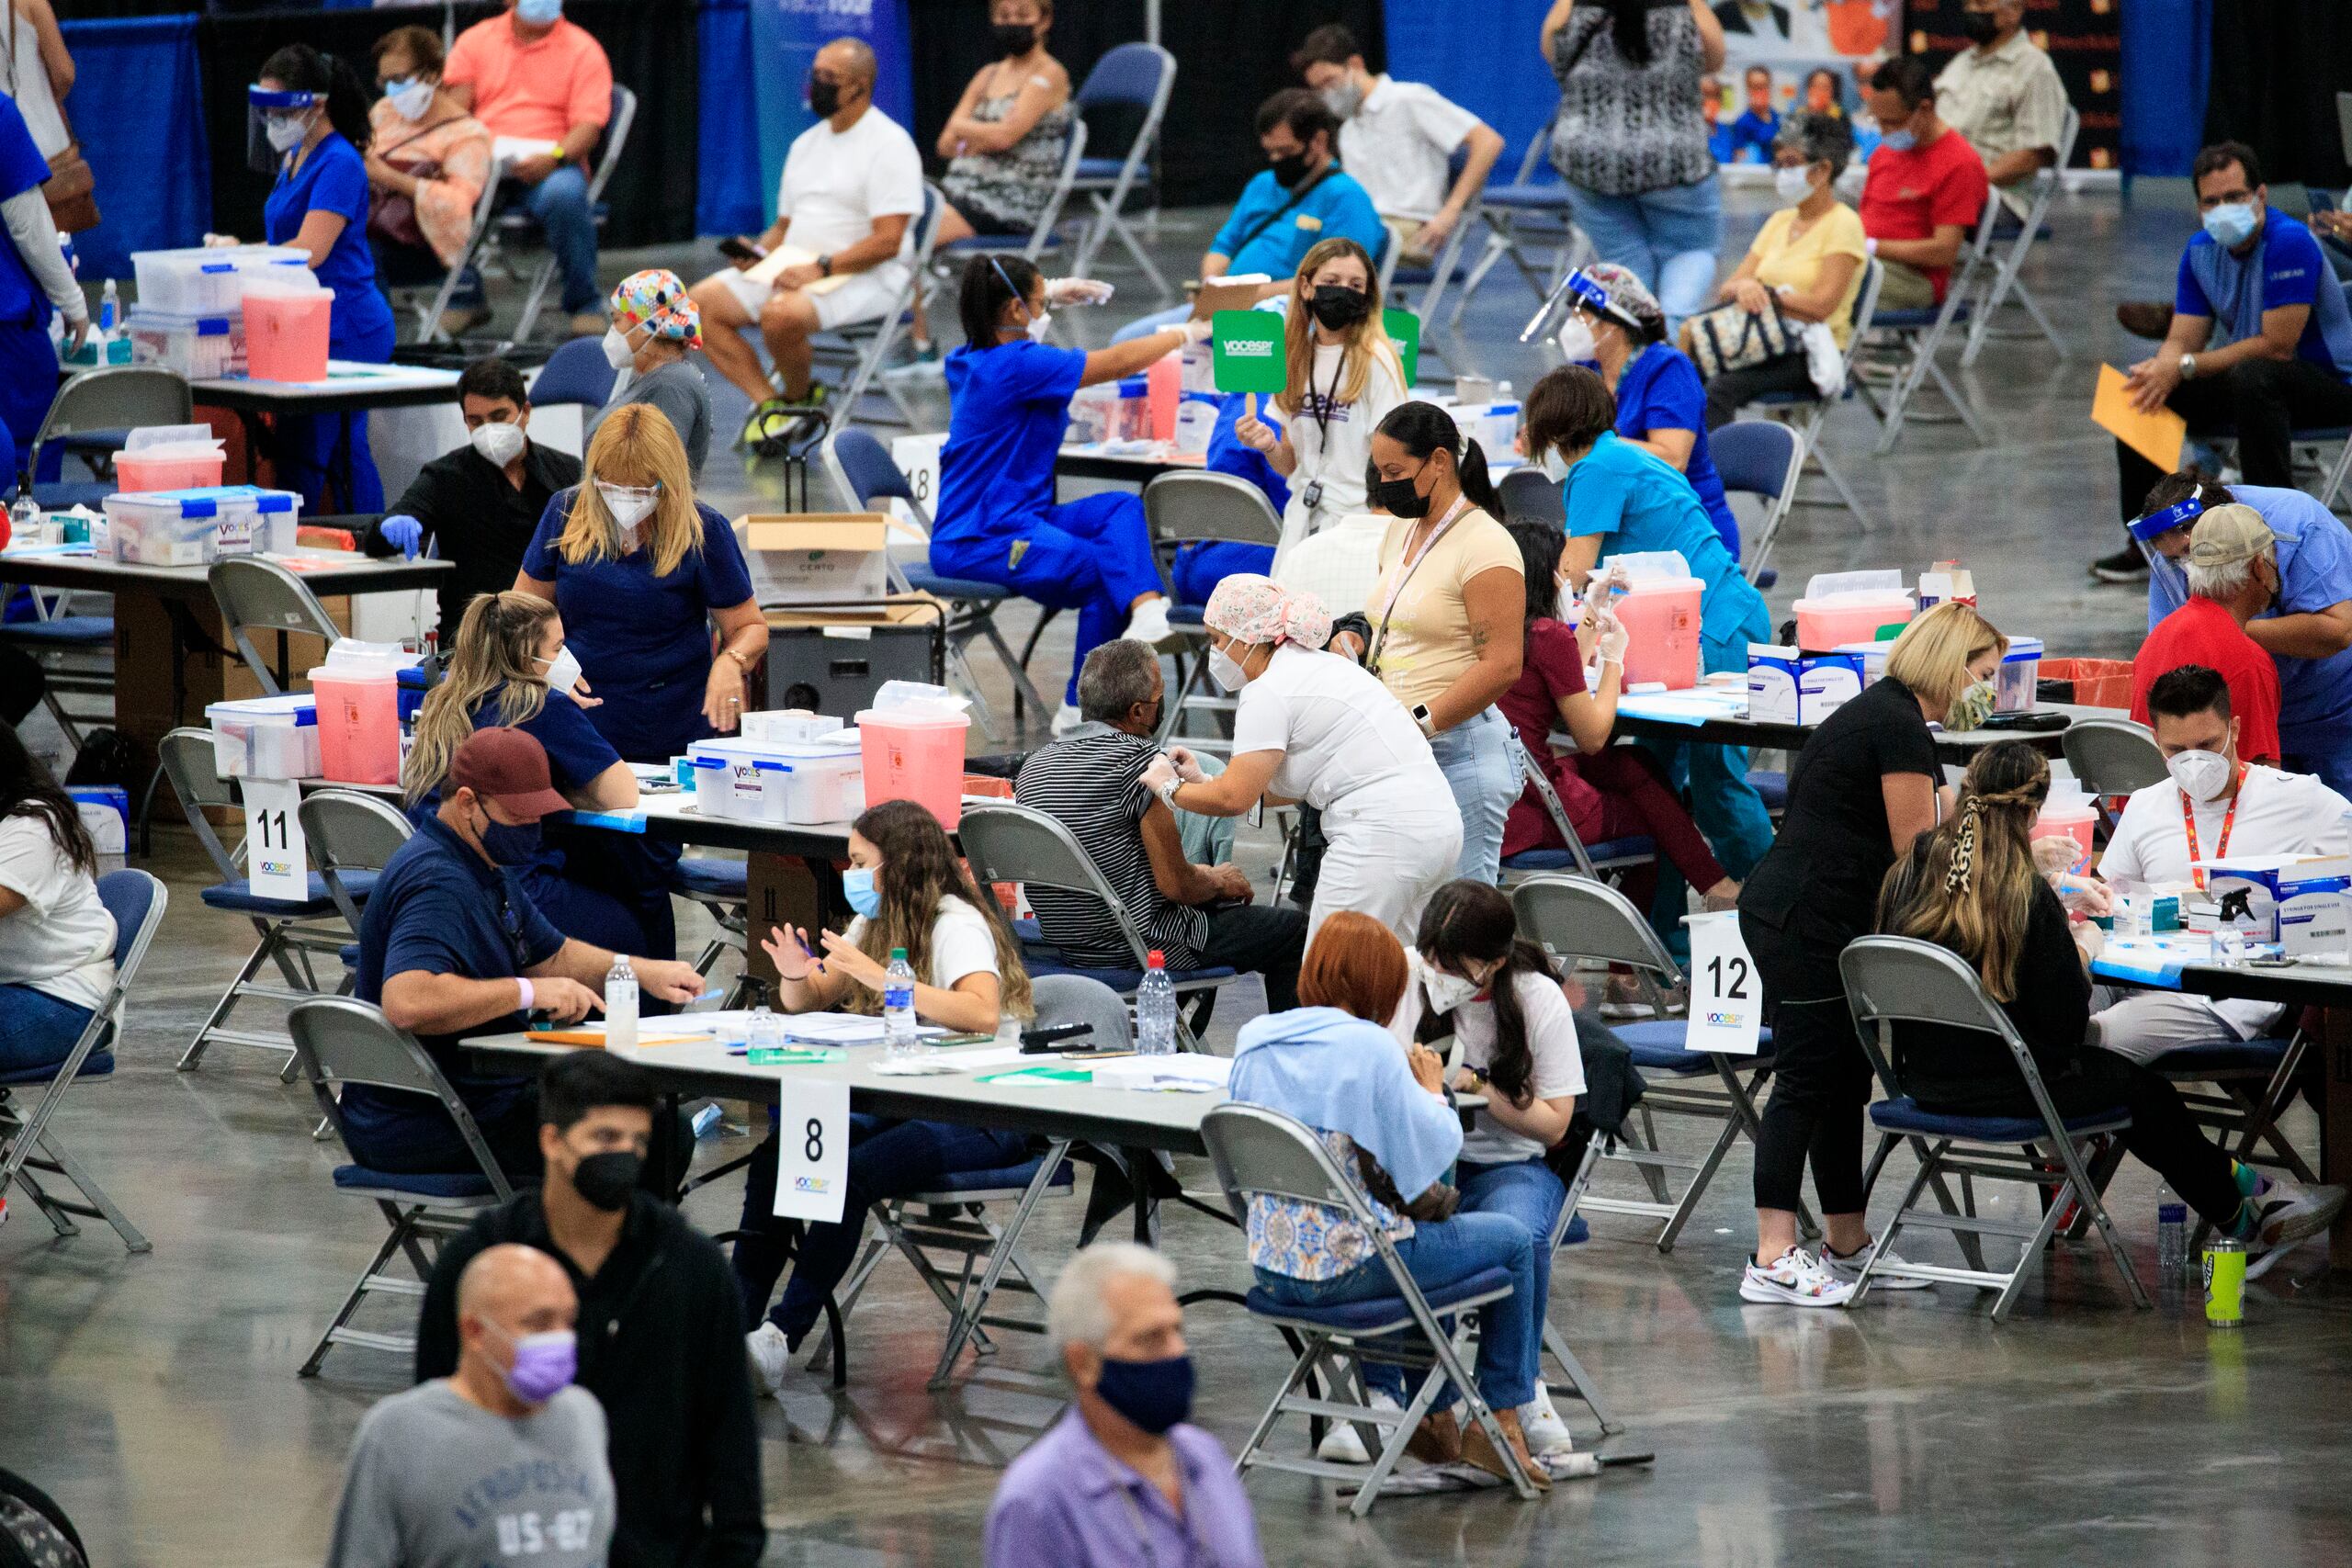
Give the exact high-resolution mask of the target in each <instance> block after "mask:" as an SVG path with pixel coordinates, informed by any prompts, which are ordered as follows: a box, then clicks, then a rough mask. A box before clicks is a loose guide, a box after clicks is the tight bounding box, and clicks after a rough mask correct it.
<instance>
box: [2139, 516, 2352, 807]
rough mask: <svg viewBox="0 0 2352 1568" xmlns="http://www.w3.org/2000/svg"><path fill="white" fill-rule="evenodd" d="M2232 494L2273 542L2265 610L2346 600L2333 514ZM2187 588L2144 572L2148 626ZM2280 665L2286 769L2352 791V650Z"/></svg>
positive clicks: (2351, 558)
mask: <svg viewBox="0 0 2352 1568" xmlns="http://www.w3.org/2000/svg"><path fill="white" fill-rule="evenodd" d="M2230 495H2231V498H2232V499H2233V500H2235V501H2239V502H2245V504H2246V505H2248V506H2251V507H2253V508H2254V509H2255V510H2256V512H2259V513H2262V520H2263V521H2264V522H2265V523H2267V524H2268V525H2270V534H2271V536H2272V538H2273V539H2275V540H2276V541H2277V549H2278V603H2277V604H2273V605H2272V606H2271V607H2270V608H2269V609H2267V610H2265V611H2264V612H2263V613H2262V614H2263V615H2265V616H2269V615H2316V614H2318V613H2319V612H2321V611H2323V610H2325V609H2327V608H2328V607H2330V606H2331V605H2335V604H2343V603H2344V602H2345V601H2346V600H2347V599H2352V532H2347V531H2346V528H2345V526H2344V523H2343V520H2342V519H2340V518H2338V517H2337V516H2336V515H2335V513H2332V512H2330V511H2329V510H2328V509H2327V508H2326V507H2324V506H2322V505H2321V504H2320V503H2319V502H2318V501H2316V500H2315V499H2313V498H2312V496H2310V495H2308V494H2306V493H2304V492H2303V491H2299V490H2277V489H2273V488H2271V487H2269V486H2267V485H2232V486H2231V487H2230ZM2187 594H2188V581H2187V579H2186V578H2184V577H2183V576H2182V574H2181V570H2180V568H2179V567H2177V566H2176V565H2173V564H2172V563H2170V562H2165V561H2159V562H2157V563H2156V564H2155V565H2154V568H2153V569H2152V570H2150V571H2149V573H2148V629H2149V630H2151V631H2154V629H2155V626H2156V623H2157V622H2158V621H2161V620H2163V619H2164V618H2165V616H2166V615H2171V614H2172V613H2173V612H2174V611H2175V610H2177V609H2179V608H2180V606H2181V602H2182V600H2183V599H2184V598H2185V597H2186V596H2187ZM2257 618H2259V617H2257ZM2278 695H2279V706H2278V746H2279V750H2281V751H2283V752H2284V753H2285V754H2286V755H2285V758H2284V760H2285V761H2286V764H2287V766H2288V767H2289V768H2290V769H2292V770H2294V771H2295V772H2298V773H2317V774H2318V775H2319V776H2320V778H2321V779H2322V780H2324V782H2325V783H2326V784H2327V786H2328V787H2329V788H2330V789H2332V790H2335V792H2336V793H2337V794H2338V795H2344V794H2347V793H2352V649H2346V650H2345V651H2344V652H2342V653H2336V654H2332V655H2330V656H2329V657H2327V658H2325V659H2280V660H2278Z"/></svg>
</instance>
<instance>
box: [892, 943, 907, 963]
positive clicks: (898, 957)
mask: <svg viewBox="0 0 2352 1568" xmlns="http://www.w3.org/2000/svg"><path fill="white" fill-rule="evenodd" d="M906 956H907V950H906V949H905V948H903V947H894V948H892V949H891V950H890V962H891V963H893V964H899V963H903V962H905V960H906Z"/></svg>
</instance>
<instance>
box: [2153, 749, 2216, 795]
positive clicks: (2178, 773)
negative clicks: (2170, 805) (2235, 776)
mask: <svg viewBox="0 0 2352 1568" xmlns="http://www.w3.org/2000/svg"><path fill="white" fill-rule="evenodd" d="M2165 767H2166V768H2168V769H2170V770H2171V772H2172V782H2173V783H2175V784H2178V785H2179V786H2180V787H2181V788H2182V789H2183V790H2186V791H2187V792H2188V798H2189V799H2191V800H2218V799H2220V798H2221V795H2222V790H2223V789H2224V788H2225V787H2227V786H2228V784H2229V782H2230V760H2229V759H2228V758H2227V757H2224V756H2222V754H2221V753H2220V752H2219V751H2183V752H2180V753H2179V754H2178V755H2177V756H2175V757H2174V758H2173V759H2172V760H2171V761H2167V762H2166V763H2165Z"/></svg>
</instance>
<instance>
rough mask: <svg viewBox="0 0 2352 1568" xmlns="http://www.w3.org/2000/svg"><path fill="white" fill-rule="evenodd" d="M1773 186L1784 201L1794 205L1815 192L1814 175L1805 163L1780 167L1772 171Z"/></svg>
mask: <svg viewBox="0 0 2352 1568" xmlns="http://www.w3.org/2000/svg"><path fill="white" fill-rule="evenodd" d="M1772 188H1773V189H1774V190H1776V191H1778V192H1779V193H1780V196H1781V200H1782V201H1785V202H1787V203H1788V204H1789V205H1790V206H1792V207H1794V206H1795V205H1796V204H1797V203H1798V202H1800V201H1803V200H1804V198H1805V197H1809V196H1811V195H1812V194H1813V176H1812V175H1810V174H1808V173H1807V172H1806V171H1805V169H1804V165H1803V164H1799V165H1798V166H1797V167H1795V168H1787V167H1782V168H1778V169H1775V170H1773V171H1772Z"/></svg>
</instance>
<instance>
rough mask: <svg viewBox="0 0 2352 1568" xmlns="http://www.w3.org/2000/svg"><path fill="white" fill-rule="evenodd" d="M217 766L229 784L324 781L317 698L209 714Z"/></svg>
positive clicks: (262, 700) (219, 708) (256, 700)
mask: <svg viewBox="0 0 2352 1568" xmlns="http://www.w3.org/2000/svg"><path fill="white" fill-rule="evenodd" d="M204 718H205V722H206V723H207V724H209V725H210V726H211V727H212V760H213V765H214V766H215V767H217V768H219V769H220V773H221V776H222V777H224V778H252V779H314V778H317V777H318V776H319V710H318V705H317V703H316V702H315V701H314V700H313V699H311V697H309V696H307V695H304V694H293V695H289V696H281V697H249V698H247V699H245V700H243V701H242V702H232V703H213V704H210V705H208V706H207V707H206V708H205V710H204Z"/></svg>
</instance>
